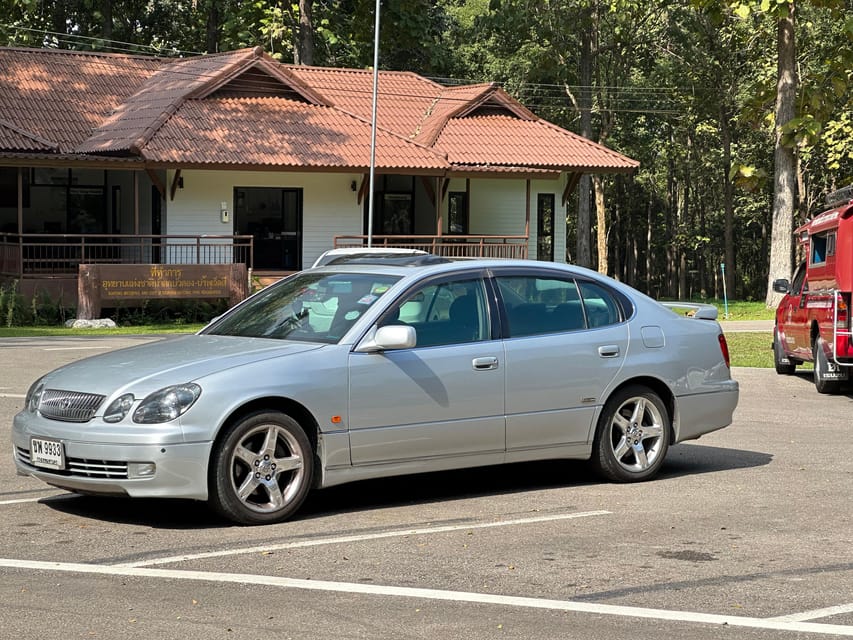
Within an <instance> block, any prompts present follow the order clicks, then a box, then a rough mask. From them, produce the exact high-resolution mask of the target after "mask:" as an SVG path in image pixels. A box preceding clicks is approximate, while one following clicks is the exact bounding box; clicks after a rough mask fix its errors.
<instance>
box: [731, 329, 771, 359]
mask: <svg viewBox="0 0 853 640" xmlns="http://www.w3.org/2000/svg"><path fill="white" fill-rule="evenodd" d="M726 342H727V343H728V345H729V357H730V358H731V361H732V366H733V367H760V368H769V367H772V366H773V349H772V348H771V345H772V344H773V334H772V333H770V332H769V331H754V332H752V331H750V332H742V333H741V332H732V333H727V334H726Z"/></svg>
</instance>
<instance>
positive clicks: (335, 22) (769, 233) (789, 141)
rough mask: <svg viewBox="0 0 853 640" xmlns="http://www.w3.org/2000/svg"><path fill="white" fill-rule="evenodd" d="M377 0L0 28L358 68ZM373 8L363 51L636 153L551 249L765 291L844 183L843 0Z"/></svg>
mask: <svg viewBox="0 0 853 640" xmlns="http://www.w3.org/2000/svg"><path fill="white" fill-rule="evenodd" d="M375 6H376V0H317V1H313V2H312V1H311V0H298V1H297V2H274V1H263V0H0V45H6V46H28V47H33V46H35V47H43V46H46V47H58V48H64V49H80V50H98V51H112V52H120V53H142V54H148V55H160V56H189V55H198V54H202V53H205V52H219V51H229V50H233V49H237V48H242V47H249V46H256V45H260V46H262V47H263V48H264V49H265V50H266V51H267V52H268V53H269V54H271V55H272V56H274V57H276V58H277V59H279V60H281V61H282V62H289V63H296V64H313V65H318V66H342V67H355V68H367V67H370V66H372V61H373V46H374V11H375ZM380 15H381V27H380V38H379V68H381V69H389V70H405V71H413V72H415V73H419V74H421V75H424V76H426V77H428V78H431V79H433V80H435V81H437V82H439V83H442V84H447V85H452V84H460V83H477V82H497V83H499V84H500V85H501V86H502V87H503V88H505V89H506V90H507V91H508V92H509V93H510V94H511V95H513V96H515V97H516V98H517V99H518V100H520V101H521V102H522V103H523V104H525V105H526V106H527V107H529V108H530V109H532V110H533V111H535V112H536V113H537V114H538V115H539V116H541V117H542V118H545V119H547V120H550V121H552V122H554V123H556V124H558V125H560V126H562V127H565V128H567V129H570V130H572V131H575V132H577V133H580V134H582V135H585V136H586V137H588V138H591V139H593V140H596V141H598V142H601V143H603V144H606V145H607V146H609V147H611V148H613V149H615V150H618V151H620V152H621V153H624V154H625V155H627V156H629V157H631V158H634V159H636V160H638V161H639V162H640V163H641V164H640V168H639V170H638V171H637V172H636V173H634V174H633V175H630V176H588V177H586V178H584V179H583V180H581V183H580V185H579V187H578V189H577V191H576V194H575V201H574V202H573V203H572V204H571V205H570V206H569V208H568V210H567V215H566V224H567V227H568V231H569V236H568V237H569V242H568V243H567V245H568V246H567V248H566V255H567V258H568V259H569V260H570V261H572V262H574V263H576V264H581V265H585V266H590V267H592V268H597V269H598V270H599V271H601V272H603V273H607V274H609V275H611V276H613V277H616V278H618V279H620V280H622V281H624V282H626V283H628V284H630V285H632V286H634V287H636V288H638V289H640V290H643V291H646V292H647V293H649V294H651V295H652V296H655V297H670V298H680V299H686V298H697V297H698V298H703V297H709V298H714V297H716V298H720V297H722V295H723V285H724V282H723V280H724V279H725V289H726V293H727V295H728V297H730V298H738V299H743V300H766V302H767V303H768V304H773V302H774V296H773V294H772V292H771V291H768V289H769V287H768V282H769V281H770V280H772V279H773V278H777V277H790V272H791V265H792V261H793V260H794V259H795V256H794V253H795V251H796V248H795V244H794V242H793V234H792V232H793V230H794V228H795V227H796V226H798V225H799V224H800V223H802V222H803V221H804V220H805V219H807V217H808V216H809V215H811V214H813V213H815V212H816V211H819V210H820V208H821V206H822V203H823V199H824V197H825V195H826V194H827V193H828V192H830V191H832V190H834V189H837V188H839V187H842V186H845V185H847V184H850V183H851V182H853V110H851V107H853V0H797V1H796V4H795V3H794V2H790V1H788V0H383V1H382V2H381V13H380ZM780 105H781V107H782V108H781V109H780ZM774 158H775V160H774ZM786 167H787V168H786ZM780 171H781V178H780ZM786 185H787V186H786ZM771 256H773V258H772V265H773V266H772V268H771Z"/></svg>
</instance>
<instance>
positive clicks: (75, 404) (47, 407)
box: [38, 389, 105, 422]
mask: <svg viewBox="0 0 853 640" xmlns="http://www.w3.org/2000/svg"><path fill="white" fill-rule="evenodd" d="M104 397H105V396H102V395H98V394H96V393H80V392H79V391H63V390H61V389H45V390H44V391H43V392H42V395H41V401H40V402H39V409H38V410H39V413H41V415H43V416H44V417H45V418H49V419H50V420H62V421H63V422H88V421H89V420H91V419H92V417H93V416H94V415H95V412H97V410H98V407H100V406H101V403H102V402H103V401H104Z"/></svg>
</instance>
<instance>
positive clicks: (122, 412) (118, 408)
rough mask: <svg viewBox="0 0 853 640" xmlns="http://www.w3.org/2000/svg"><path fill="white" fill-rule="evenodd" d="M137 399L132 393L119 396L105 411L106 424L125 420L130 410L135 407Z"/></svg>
mask: <svg viewBox="0 0 853 640" xmlns="http://www.w3.org/2000/svg"><path fill="white" fill-rule="evenodd" d="M134 400H135V398H134V397H133V394H132V393H125V394H124V395H123V396H119V397H118V398H116V399H115V400H113V401H112V402H111V403H110V406H108V407H107V409H106V411H104V422H110V423H112V422H121V421H122V420H124V418H125V416H126V415H127V413H128V411H130V408H131V407H132V406H133V401H134Z"/></svg>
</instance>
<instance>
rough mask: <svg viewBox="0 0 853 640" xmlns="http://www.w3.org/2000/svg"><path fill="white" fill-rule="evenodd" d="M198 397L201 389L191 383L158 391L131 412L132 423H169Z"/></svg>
mask: <svg viewBox="0 0 853 640" xmlns="http://www.w3.org/2000/svg"><path fill="white" fill-rule="evenodd" d="M200 395H201V387H200V386H198V385H197V384H194V383H192V382H190V383H188V384H179V385H175V386H174V387H166V388H165V389H160V390H159V391H155V392H154V393H152V394H151V395H149V396H147V397H146V398H145V399H144V400H143V401H142V402H141V403H140V404H139V406H138V407H137V409H136V411H134V412H133V421H134V422H137V423H139V424H159V423H161V422H169V421H170V420H174V419H175V418H177V417H178V416H181V415H183V414H184V413H185V412H186V411H187V409H189V408H190V407H191V406H193V403H194V402H195V401H196V400H198V397H199V396H200ZM113 404H115V403H113ZM110 406H112V405H110Z"/></svg>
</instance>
